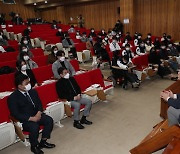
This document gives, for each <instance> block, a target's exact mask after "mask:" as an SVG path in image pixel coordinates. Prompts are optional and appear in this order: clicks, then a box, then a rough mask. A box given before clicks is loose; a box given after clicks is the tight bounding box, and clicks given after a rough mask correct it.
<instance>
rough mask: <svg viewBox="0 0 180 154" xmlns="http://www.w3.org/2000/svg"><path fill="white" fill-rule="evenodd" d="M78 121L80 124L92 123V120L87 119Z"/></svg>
mask: <svg viewBox="0 0 180 154" xmlns="http://www.w3.org/2000/svg"><path fill="white" fill-rule="evenodd" d="M80 122H81V124H86V125H92V122H91V121H88V120H86V119H82V120H81V121H80Z"/></svg>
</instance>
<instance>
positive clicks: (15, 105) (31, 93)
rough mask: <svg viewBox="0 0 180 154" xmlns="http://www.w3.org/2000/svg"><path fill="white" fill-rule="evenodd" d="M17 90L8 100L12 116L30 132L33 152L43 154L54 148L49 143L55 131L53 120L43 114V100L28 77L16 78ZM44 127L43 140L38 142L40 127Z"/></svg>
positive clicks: (19, 76) (22, 75)
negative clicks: (46, 150)
mask: <svg viewBox="0 0 180 154" xmlns="http://www.w3.org/2000/svg"><path fill="white" fill-rule="evenodd" d="M15 85H16V87H17V90H15V91H14V92H13V93H12V94H11V95H10V96H9V98H8V107H9V110H10V113H11V115H12V116H13V117H14V118H16V119H17V120H19V121H20V122H21V123H22V124H23V130H24V131H28V132H29V133H30V134H29V141H30V143H31V151H32V152H33V153H35V154H43V153H44V152H43V151H42V150H41V148H54V147H55V145H54V144H50V143H48V142H47V139H49V138H50V134H51V131H52V129H53V119H52V118H51V117H49V116H47V115H45V114H44V113H43V108H42V104H41V100H40V98H39V96H38V94H37V92H36V91H35V90H34V89H31V84H30V81H29V78H28V76H26V75H24V74H20V75H18V76H16V78H15ZM40 125H42V126H44V128H43V131H42V139H41V141H40V143H39V142H38V137H39V126H40Z"/></svg>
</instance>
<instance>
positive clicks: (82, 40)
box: [81, 32, 88, 42]
mask: <svg viewBox="0 0 180 154" xmlns="http://www.w3.org/2000/svg"><path fill="white" fill-rule="evenodd" d="M87 41H88V38H87V36H86V32H83V33H82V37H81V42H87Z"/></svg>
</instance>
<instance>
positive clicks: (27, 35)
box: [23, 25, 32, 37]
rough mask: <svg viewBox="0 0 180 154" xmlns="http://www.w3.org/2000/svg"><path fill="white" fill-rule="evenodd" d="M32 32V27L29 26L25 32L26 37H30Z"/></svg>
mask: <svg viewBox="0 0 180 154" xmlns="http://www.w3.org/2000/svg"><path fill="white" fill-rule="evenodd" d="M31 32H32V29H31V26H30V25H28V27H27V28H26V29H25V30H24V32H23V33H24V36H26V37H30V33H31Z"/></svg>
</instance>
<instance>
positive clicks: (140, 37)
mask: <svg viewBox="0 0 180 154" xmlns="http://www.w3.org/2000/svg"><path fill="white" fill-rule="evenodd" d="M141 42H142V34H141V33H139V34H138V36H137V39H135V40H134V45H135V46H136V47H137V46H138V45H139V44H140V43H141Z"/></svg>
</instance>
